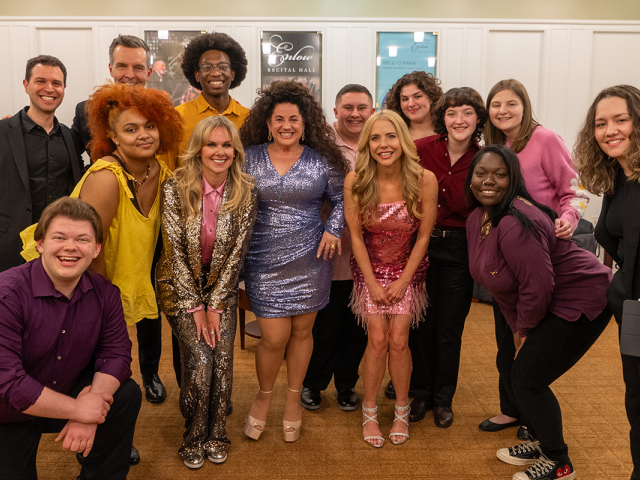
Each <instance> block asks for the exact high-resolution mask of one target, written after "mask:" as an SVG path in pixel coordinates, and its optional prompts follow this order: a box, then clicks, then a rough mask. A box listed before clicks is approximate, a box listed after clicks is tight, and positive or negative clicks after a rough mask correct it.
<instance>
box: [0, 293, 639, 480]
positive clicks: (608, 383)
mask: <svg viewBox="0 0 640 480" xmlns="http://www.w3.org/2000/svg"><path fill="white" fill-rule="evenodd" d="M130 334H131V338H132V340H133V342H134V355H133V356H134V359H135V360H134V365H133V367H132V369H133V371H134V378H135V380H136V381H138V382H139V383H140V374H139V369H138V365H137V359H136V355H137V351H136V348H137V347H136V345H135V329H134V328H132V329H130ZM163 335H164V337H163V344H164V350H163V358H162V363H161V370H160V375H161V378H162V379H163V381H164V384H165V385H166V387H167V389H168V392H169V396H168V399H167V401H166V402H164V403H163V404H160V405H151V404H149V403H147V402H145V401H143V406H142V410H141V412H140V416H139V418H138V424H137V428H136V436H135V441H134V444H135V445H136V447H137V448H138V449H139V451H140V455H141V457H142V461H141V463H140V464H139V465H137V466H134V467H131V470H130V473H129V478H130V479H145V480H156V479H157V480H161V479H172V480H180V479H187V478H188V479H195V478H210V477H214V476H215V477H216V478H225V479H265V478H277V479H297V478H301V479H321V478H322V479H326V478H341V479H342V478H344V479H361V478H362V479H365V478H366V479H371V478H388V479H394V480H395V479H407V478H425V479H434V480H435V479H438V480H445V479H452V480H459V479H474V480H496V479H505V480H508V479H511V477H512V475H513V474H514V473H515V472H517V471H519V470H521V469H522V468H521V467H513V466H510V465H506V464H504V463H502V462H500V461H499V460H497V459H496V457H495V452H496V450H497V449H498V448H502V447H507V446H511V445H513V444H515V443H517V439H516V437H515V433H516V429H515V428H511V429H507V430H505V431H502V432H498V433H485V432H482V431H480V430H479V429H478V424H479V423H480V422H481V421H482V420H484V419H485V418H487V417H490V416H492V415H494V414H496V413H497V411H498V389H497V372H496V368H495V353H496V346H495V338H494V333H493V316H492V310H491V307H490V306H487V305H482V304H474V305H473V306H472V309H471V313H470V315H469V317H468V318H467V324H466V328H465V332H464V337H463V345H462V361H461V367H460V381H459V385H458V391H457V393H456V397H455V400H454V403H453V411H454V413H455V420H454V423H453V425H452V426H451V427H450V428H448V429H439V428H436V427H435V426H434V424H433V421H432V417H431V416H430V415H429V414H428V415H427V417H426V418H425V419H424V420H423V421H421V422H419V423H417V424H411V430H410V433H411V439H410V440H409V441H408V442H407V443H406V444H405V445H402V446H395V445H392V444H391V443H390V442H386V444H385V445H384V447H383V448H381V449H373V448H371V447H370V446H368V445H367V444H366V443H365V442H364V441H363V440H362V434H361V422H362V420H361V413H360V411H359V410H358V411H356V412H342V411H341V410H339V409H338V407H337V404H336V395H335V390H334V389H333V388H332V387H330V388H329V389H327V391H326V392H324V394H323V395H324V401H323V406H322V408H320V409H319V410H317V411H314V412H308V411H304V416H303V424H302V425H303V426H302V435H301V437H300V439H299V440H298V441H297V442H295V443H292V444H285V443H284V441H283V439H282V433H281V432H282V430H281V427H280V425H281V420H282V414H283V409H284V395H285V391H286V376H285V375H286V367H284V366H283V368H282V370H281V372H280V375H279V377H278V381H277V383H276V386H275V391H274V394H275V396H274V402H273V406H272V409H271V412H270V414H269V418H268V423H267V427H266V430H265V433H264V434H263V435H262V438H261V439H260V440H259V441H257V442H255V441H253V440H250V439H248V438H246V437H245V436H244V434H243V433H242V424H243V421H244V417H245V415H246V413H247V412H248V410H249V407H250V405H251V401H252V400H253V397H254V395H255V393H256V392H257V389H258V384H257V380H256V376H255V365H254V354H255V346H256V344H257V340H255V339H252V338H248V339H247V348H246V349H245V350H241V349H240V341H239V338H236V350H235V355H236V359H235V378H234V384H233V403H234V413H233V414H232V415H231V416H230V417H229V418H228V428H229V438H230V439H231V441H232V446H231V448H230V451H229V459H228V460H227V462H226V463H225V464H223V465H214V464H211V463H209V462H207V461H205V465H204V467H203V468H201V469H200V470H196V471H190V470H188V469H187V468H186V467H185V466H184V465H183V464H182V462H181V461H180V459H179V457H178V455H177V450H178V447H179V446H180V441H181V438H182V433H183V420H182V417H181V415H180V411H179V408H178V388H177V385H176V383H175V377H174V375H173V371H172V365H171V342H170V340H171V339H170V330H169V328H168V326H167V325H166V324H165V326H164V331H163ZM618 352H619V350H618V345H617V331H616V326H615V323H614V322H613V321H612V322H611V324H610V325H609V327H608V328H607V330H606V331H605V333H604V334H603V335H602V337H601V338H600V339H599V340H598V342H596V344H595V345H594V346H593V348H592V349H591V350H590V351H589V352H588V354H587V355H586V356H585V357H584V358H583V359H582V360H581V361H580V362H579V363H578V365H576V366H575V367H574V368H573V369H572V370H571V371H570V372H568V373H567V374H566V375H565V376H563V377H562V378H560V379H559V380H558V381H557V382H556V383H555V384H554V385H553V390H554V391H555V393H556V395H557V397H558V400H559V402H560V404H561V406H562V412H563V420H564V435H565V441H566V442H567V444H568V445H569V453H570V456H571V460H572V462H573V464H574V466H575V469H576V472H577V478H579V479H581V480H606V479H610V480H614V479H615V480H628V479H629V477H630V475H631V468H632V465H631V455H630V453H629V441H628V433H629V426H628V423H627V419H626V416H625V411H624V383H623V381H622V371H621V368H622V367H621V362H620V357H619V353H618ZM387 379H388V377H386V378H385V384H386V381H387ZM356 390H357V391H358V393H359V394H360V395H362V391H363V390H362V381H359V382H358V385H357V387H356ZM378 401H379V404H380V424H381V428H382V431H383V433H384V434H385V435H387V434H388V432H389V429H390V427H391V421H392V418H393V401H391V400H387V399H386V398H385V397H384V395H383V394H382V389H381V390H380V395H379V399H378ZM54 438H55V435H45V436H44V437H43V438H42V442H41V444H40V450H39V454H38V471H39V478H40V479H45V480H46V479H51V480H53V479H72V478H75V476H76V475H77V474H78V473H79V470H80V468H79V466H78V464H77V463H76V460H75V456H74V455H73V454H71V453H65V452H62V451H61V448H60V445H58V444H56V443H55V442H54V441H53V439H54ZM0 476H1V474H0Z"/></svg>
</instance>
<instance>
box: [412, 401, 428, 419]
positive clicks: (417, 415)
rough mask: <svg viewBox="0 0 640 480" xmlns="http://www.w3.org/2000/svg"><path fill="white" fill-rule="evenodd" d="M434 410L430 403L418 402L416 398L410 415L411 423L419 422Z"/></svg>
mask: <svg viewBox="0 0 640 480" xmlns="http://www.w3.org/2000/svg"><path fill="white" fill-rule="evenodd" d="M432 408H433V406H432V405H430V404H429V402H425V401H424V400H418V399H416V398H414V399H413V400H412V401H411V412H410V413H409V421H410V422H419V421H420V420H422V419H423V418H424V416H425V415H426V414H427V412H428V411H429V410H431V409H432Z"/></svg>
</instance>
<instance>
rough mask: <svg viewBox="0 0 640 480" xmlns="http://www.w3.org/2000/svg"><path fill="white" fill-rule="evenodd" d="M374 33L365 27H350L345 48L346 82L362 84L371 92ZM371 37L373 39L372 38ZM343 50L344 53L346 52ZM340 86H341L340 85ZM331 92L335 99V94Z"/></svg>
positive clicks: (373, 84)
mask: <svg viewBox="0 0 640 480" xmlns="http://www.w3.org/2000/svg"><path fill="white" fill-rule="evenodd" d="M374 38H375V35H374V33H373V31H372V30H371V29H370V28H367V27H351V32H350V42H349V45H348V46H347V48H346V50H347V52H349V65H348V67H349V75H348V79H347V81H346V82H345V84H346V83H358V84H360V85H364V86H365V87H367V88H368V89H369V91H370V92H371V94H373V92H374V90H375V88H376V79H375V74H374V73H373V71H372V68H375V66H374V65H375V63H374V58H375V39H374ZM372 39H373V40H372ZM347 52H345V54H346V53H347ZM340 88H342V87H340ZM336 93H338V92H337V91H336V92H335V93H334V94H333V97H334V99H335V94H336Z"/></svg>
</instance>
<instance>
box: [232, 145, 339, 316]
mask: <svg viewBox="0 0 640 480" xmlns="http://www.w3.org/2000/svg"><path fill="white" fill-rule="evenodd" d="M267 145H268V144H267V143H265V144H263V145H255V146H252V147H248V148H247V149H245V154H246V160H245V165H244V170H245V172H247V173H248V174H249V175H252V176H253V177H255V179H256V184H257V186H258V215H257V218H256V222H255V224H254V227H253V236H252V237H251V242H250V243H249V251H248V252H247V256H246V258H245V267H244V274H245V285H246V291H247V296H248V297H249V301H250V302H251V308H252V310H253V313H254V314H255V315H257V316H259V317H262V318H278V317H287V316H291V315H302V314H305V313H311V312H316V311H318V310H320V309H322V308H324V307H325V306H326V305H327V303H328V302H329V290H330V288H331V277H332V275H333V262H332V261H331V260H330V259H327V260H324V259H323V258H322V257H320V258H317V257H316V254H317V251H318V247H319V245H320V240H321V239H322V235H323V233H324V231H325V230H326V231H327V232H329V233H330V234H331V235H335V236H336V237H340V236H341V235H342V230H343V228H344V202H343V188H344V176H343V174H342V173H341V172H340V171H339V170H338V169H337V168H336V167H334V166H333V165H331V164H330V163H329V162H328V161H327V160H326V159H325V158H324V157H322V156H321V155H320V154H319V153H318V152H316V151H315V150H314V149H312V148H309V147H304V151H303V152H302V155H300V158H298V161H297V162H296V163H295V164H294V165H293V166H292V167H291V168H290V169H289V171H288V172H287V173H285V174H284V176H280V174H279V173H278V171H277V170H276V169H275V167H274V166H273V164H272V163H271V159H270V158H269V153H268V152H267ZM324 198H327V199H328V200H329V203H330V204H331V206H332V207H333V211H332V212H331V216H330V217H329V220H328V221H327V223H326V225H322V222H321V221H320V207H321V206H322V202H323V200H324ZM336 254H337V252H336Z"/></svg>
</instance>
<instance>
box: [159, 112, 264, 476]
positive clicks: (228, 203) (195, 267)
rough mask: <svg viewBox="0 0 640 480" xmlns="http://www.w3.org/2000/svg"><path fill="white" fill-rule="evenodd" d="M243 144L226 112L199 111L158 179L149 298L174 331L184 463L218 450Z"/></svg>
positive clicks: (247, 210)
mask: <svg viewBox="0 0 640 480" xmlns="http://www.w3.org/2000/svg"><path fill="white" fill-rule="evenodd" d="M243 163H244V150H243V148H242V143H241V142H240V136H239V135H238V131H237V130H236V128H235V126H234V125H233V124H232V123H231V121H230V120H228V119H227V118H225V117H222V116H214V117H208V118H205V119H204V120H202V121H200V122H199V123H198V124H197V125H196V128H195V129H194V131H193V134H192V135H191V138H190V139H189V143H188V144H187V148H186V150H185V153H184V156H183V157H182V165H183V166H182V167H180V168H178V169H177V170H176V171H175V173H174V176H173V177H171V178H169V179H168V180H167V181H166V182H165V183H164V185H163V187H162V206H161V216H162V239H163V244H164V250H163V252H162V256H161V257H160V261H159V264H158V269H157V272H156V284H157V291H158V300H159V303H160V306H161V309H162V311H163V312H164V313H165V315H166V316H167V320H168V321H169V324H170V325H171V329H172V330H173V333H174V335H175V337H176V338H177V339H178V343H179V347H180V359H181V365H182V372H181V377H182V386H181V390H180V410H181V412H182V415H183V417H184V418H185V425H186V432H185V434H184V438H183V442H182V446H181V447H180V449H179V454H180V456H181V458H182V460H183V462H184V464H185V465H186V466H187V467H189V468H200V467H202V465H203V464H204V457H205V456H206V457H207V458H208V459H209V460H210V461H211V462H213V463H223V462H224V461H225V460H226V459H227V451H226V448H227V446H228V445H229V444H230V441H229V438H228V437H227V431H226V414H227V401H228V398H229V393H230V389H231V380H232V373H233V341H234V338H235V332H236V323H237V322H236V312H237V304H238V296H237V291H238V290H237V289H238V274H239V272H240V269H241V266H242V262H243V260H244V255H245V252H246V249H247V245H248V243H249V239H250V237H251V232H252V229H253V222H254V220H255V215H256V206H257V193H256V188H255V182H254V179H253V177H251V176H250V175H247V174H246V173H243V172H242V165H243Z"/></svg>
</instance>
